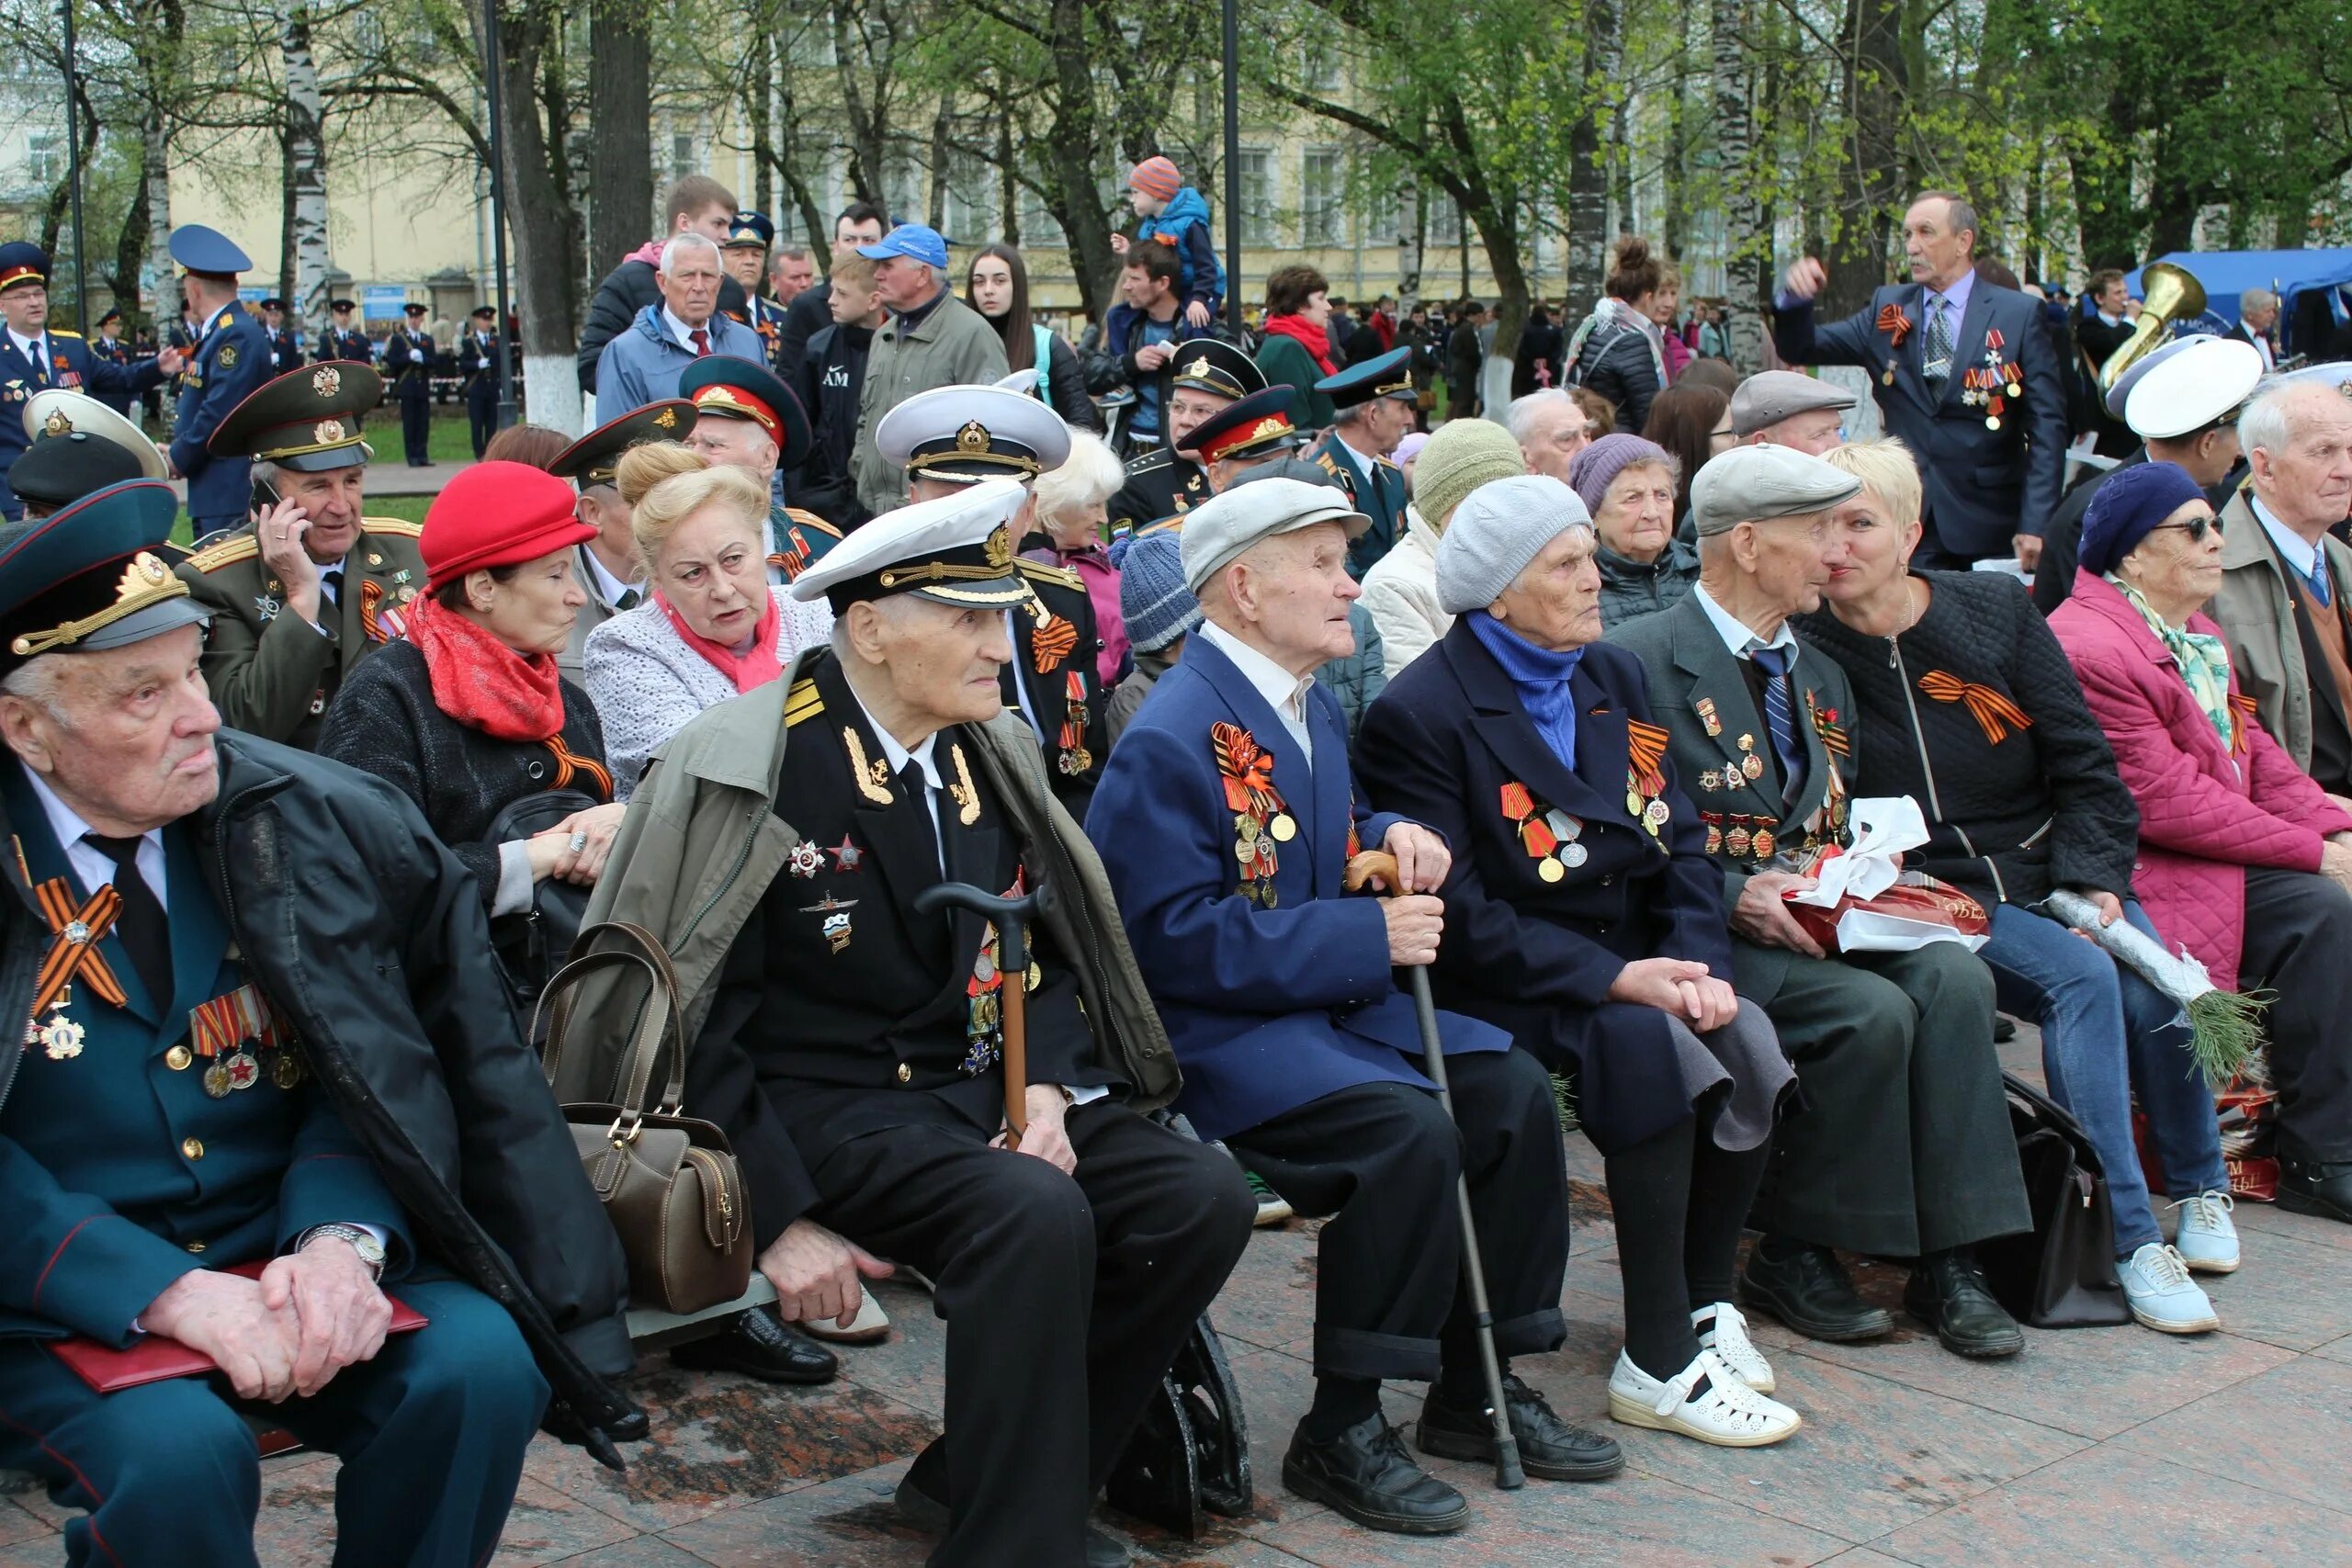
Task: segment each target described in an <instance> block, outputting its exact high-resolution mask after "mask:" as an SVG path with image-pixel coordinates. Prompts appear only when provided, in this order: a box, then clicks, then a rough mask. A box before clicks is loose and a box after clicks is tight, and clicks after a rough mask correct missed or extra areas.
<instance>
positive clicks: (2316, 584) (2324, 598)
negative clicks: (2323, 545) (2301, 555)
mask: <svg viewBox="0 0 2352 1568" xmlns="http://www.w3.org/2000/svg"><path fill="white" fill-rule="evenodd" d="M2304 581H2307V582H2309V583H2310V584H2311V589H2312V601H2313V602H2314V603H2316V604H2318V605H2319V607H2320V608H2321V609H2323V610H2324V609H2326V608H2327V607H2328V598H2329V595H2328V591H2327V557H2326V556H2324V555H2323V554H2321V553H2320V552H2318V551H2316V550H2315V551H2313V552H2312V570H2311V575H2310V576H2309V577H2308V578H2306V579H2305V580H2304Z"/></svg>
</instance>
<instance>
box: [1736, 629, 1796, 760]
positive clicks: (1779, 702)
mask: <svg viewBox="0 0 2352 1568" xmlns="http://www.w3.org/2000/svg"><path fill="white" fill-rule="evenodd" d="M1791 653H1792V649H1785V648H1757V649H1749V650H1748V654H1747V657H1748V658H1750V659H1752V660H1755V661H1756V668H1758V670H1761V671H1764V722H1765V724H1766V725H1768V726H1770V728H1771V731H1772V750H1773V753H1774V755H1776V756H1778V757H1779V758H1780V759H1781V784H1783V785H1784V786H1785V788H1786V791H1787V793H1789V794H1794V793H1795V792H1796V789H1797V786H1798V785H1799V784H1803V783H1804V773H1805V766H1804V764H1805V757H1804V747H1803V746H1802V745H1800V744H1799V743H1798V741H1797V731H1796V724H1795V722H1794V721H1793V719H1792V717H1791V716H1790V712H1789V657H1790V654H1791Z"/></svg>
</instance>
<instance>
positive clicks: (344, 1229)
mask: <svg viewBox="0 0 2352 1568" xmlns="http://www.w3.org/2000/svg"><path fill="white" fill-rule="evenodd" d="M314 1241H347V1242H349V1243H350V1244H351V1250H352V1251H354V1252H356V1253H357V1254H359V1261H360V1262H362V1263H365V1264H366V1265H368V1273H370V1274H372V1275H373V1276H375V1277H376V1278H377V1279H379V1280H380V1279H382V1278H383V1277H384V1244H383V1243H382V1242H380V1241H378V1240H377V1239H376V1238H375V1237H374V1236H372V1235H368V1233H367V1232H366V1231H364V1230H361V1229H360V1228H359V1227H358V1226H357V1225H346V1224H325V1225H312V1226H311V1228H310V1229H309V1230H306V1231H304V1232H303V1233H302V1234H301V1235H299V1236H297V1237H296V1238H295V1240H294V1250H295V1251H297V1252H300V1251H301V1250H302V1249H303V1248H305V1247H309V1246H310V1245H311V1243H312V1242H314Z"/></svg>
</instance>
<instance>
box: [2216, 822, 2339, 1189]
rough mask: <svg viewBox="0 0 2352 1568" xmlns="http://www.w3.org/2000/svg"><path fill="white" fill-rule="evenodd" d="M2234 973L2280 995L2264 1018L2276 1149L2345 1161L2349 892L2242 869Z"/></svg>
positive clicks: (2316, 879)
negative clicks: (2241, 942)
mask: <svg viewBox="0 0 2352 1568" xmlns="http://www.w3.org/2000/svg"><path fill="white" fill-rule="evenodd" d="M2238 969H2239V973H2240V978H2239V981H2238V984H2239V986H2240V987H2254V986H2257V985H2260V986H2267V987H2270V988H2271V989H2272V990H2275V991H2277V992H2278V1000H2276V1001H2274V1002H2272V1003H2271V1004H2270V1010H2269V1012H2268V1013H2267V1015H2266V1017H2265V1019H2264V1021H2263V1022H2264V1032H2265V1033H2267V1035H2268V1036H2269V1038H2270V1076H2271V1078H2272V1080H2273V1081H2274V1082H2275V1083H2276V1084H2277V1085H2278V1143H2279V1146H2280V1148H2281V1150H2282V1151H2283V1152H2284V1153H2287V1154H2290V1155H2292V1156H2295V1157H2296V1158H2298V1159H2308V1160H2323V1161H2326V1162H2329V1163H2331V1164H2332V1163H2336V1162H2339V1161H2344V1160H2352V1037H2347V1036H2346V1033H2345V1021H2346V1019H2352V894H2347V893H2346V892H2345V891H2344V889H2343V888H2342V887H2340V886H2336V884H2335V883H2333V882H2331V881H2329V880H2328V879H2327V878H2326V877H2324V876H2322V875H2320V874H2317V873H2316V872H2308V871H2274V870H2270V869H2268V868H2250V869H2248V870H2247V872H2246V874H2245V952H2244V953H2243V954H2242V955H2241V957H2240V958H2239V960H2238Z"/></svg>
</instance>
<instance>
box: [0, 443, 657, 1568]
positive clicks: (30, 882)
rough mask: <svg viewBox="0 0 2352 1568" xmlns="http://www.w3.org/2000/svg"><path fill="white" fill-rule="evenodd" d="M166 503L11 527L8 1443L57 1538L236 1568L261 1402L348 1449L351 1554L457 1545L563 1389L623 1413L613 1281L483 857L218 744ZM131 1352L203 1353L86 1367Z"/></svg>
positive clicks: (147, 484) (0, 663)
mask: <svg viewBox="0 0 2352 1568" xmlns="http://www.w3.org/2000/svg"><path fill="white" fill-rule="evenodd" d="M176 511H177V503H176V502H175V500H174V498H173V494H172V491H171V489H170V487H169V486H168V485H165V484H163V483H161V482H158V481H155V480H138V481H133V482H130V483H127V484H122V485H117V486H114V487H111V488H109V489H107V490H105V491H99V492H98V493H96V494H95V495H93V496H90V497H88V498H86V499H85V500H83V501H81V502H77V503H75V504H74V505H72V506H69V507H67V508H66V509H65V510H63V511H62V512H59V513H56V514H54V515H53V516H51V517H49V518H47V519H44V520H43V521H40V522H38V523H28V524H24V525H17V526H15V527H11V528H8V529H6V530H0V740H4V741H5V742H6V755H0V816H5V818H6V820H5V821H4V822H0V835H5V836H6V841H7V842H9V843H10V844H12V845H13V846H15V848H16V853H15V854H14V855H13V856H12V857H11V858H10V859H9V860H8V861H7V863H6V876H7V879H8V882H9V884H10V886H9V888H8V893H7V896H6V897H0V920H4V921H5V923H4V924H0V941H5V942H6V973H7V974H8V975H10V976H13V978H12V980H11V982H10V989H9V992H8V995H7V997H6V1001H5V1007H6V1011H7V1016H8V1017H10V1018H15V1019H28V1020H30V1021H31V1026H32V1027H31V1032H30V1037H29V1038H28V1040H26V1041H25V1042H24V1043H23V1048H22V1050H21V1052H20V1051H18V1050H17V1049H11V1051H10V1052H9V1054H8V1060H7V1066H6V1072H5V1073H0V1189H5V1190H6V1192H7V1194H8V1209H9V1214H8V1224H7V1225H6V1229H5V1232H0V1301H5V1302H6V1308H5V1309H4V1310H0V1408H4V1409H6V1412H7V1418H6V1420H5V1421H0V1465H5V1466H8V1467H10V1468H14V1469H22V1470H28V1471H31V1472H34V1473H35V1474H37V1475H39V1476H40V1477H41V1478H42V1479H43V1480H44V1481H46V1482H47V1483H48V1485H49V1490H50V1495H51V1498H53V1499H54V1500H55V1502H56V1503H58V1504H59V1505H60V1506H62V1507H64V1508H66V1509H69V1510H72V1512H73V1517H70V1518H69V1519H68V1521H67V1522H66V1525H65V1530H64V1534H65V1542H64V1557H65V1560H66V1561H68V1562H74V1563H81V1562H119V1563H125V1564H149V1563H156V1564H188V1565H191V1568H193V1565H196V1564H202V1565H203V1568H240V1565H243V1568H253V1564H254V1561H255V1556H254V1541H253V1529H254V1514H255V1510H256V1508H257V1506H258V1505H259V1503H260V1499H261V1476H260V1469H259V1465H258V1462H257V1460H256V1458H255V1454H254V1438H253V1434H252V1432H251V1431H250V1430H249V1429H248V1428H247V1427H246V1425H245V1423H244V1420H243V1416H244V1415H246V1414H260V1415H263V1416H266V1419H267V1421H268V1424H269V1425H270V1426H272V1427H283V1428H285V1429H287V1430H288V1431H291V1432H292V1433H294V1434H295V1435H296V1436H297V1437H299V1438H300V1439H301V1440H303V1441H304V1442H307V1443H310V1444H312V1445H314V1446H316V1447H319V1448H322V1449H325V1450H331V1451H333V1452H334V1453H336V1454H338V1455H339V1456H341V1458H342V1460H343V1461H344V1462H343V1466H342V1469H341V1470H340V1472H338V1473H337V1474H336V1475H335V1477H334V1490H335V1494H336V1498H335V1511H336V1517H337V1519H338V1521H339V1524H340V1539H339V1540H338V1542H337V1545H336V1550H335V1552H334V1561H335V1562H337V1563H341V1564H345V1565H349V1568H356V1565H359V1564H384V1565H386V1568H390V1565H393V1564H401V1565H404V1568H469V1565H470V1564H474V1563H479V1562H484V1561H486V1560H487V1559H488V1558H489V1556H490V1555H491V1553H492V1551H494V1550H495V1548H496V1546H497V1544H498V1539H499V1534H500V1530H501V1528H502V1526H503V1522H504V1520H505V1517H506V1513H507V1509H508V1507H509V1506H510V1505H511V1504H512V1502H513V1500H514V1497H515V1488H516V1486H517V1485H518V1484H519V1483H520V1480H521V1476H522V1467H523V1456H524V1450H525V1449H526V1447H527V1445H528V1444H529V1443H530V1441H531V1438H532V1436H533V1433H534V1431H535V1429H536V1428H537V1427H538V1425H539V1421H540V1416H541V1413H542V1412H543V1410H545V1409H546V1408H547V1406H548V1396H549V1393H550V1388H551V1387H552V1390H553V1392H554V1393H555V1394H556V1396H557V1397H558V1399H559V1400H560V1401H561V1403H562V1404H563V1405H564V1406H565V1407H566V1409H567V1415H568V1416H569V1417H570V1419H571V1420H572V1421H573V1422H574V1423H578V1422H585V1423H586V1424H587V1425H588V1426H589V1427H595V1428H604V1427H610V1426H614V1425H616V1424H619V1423H621V1422H623V1421H626V1420H630V1419H633V1420H635V1421H636V1422H637V1423H638V1424H639V1426H640V1427H641V1425H642V1416H639V1415H637V1413H636V1412H634V1411H633V1410H632V1409H631V1407H630V1406H629V1405H628V1403H627V1401H626V1400H625V1399H623V1398H622V1397H621V1396H620V1395H619V1394H618V1393H616V1392H615V1391H614V1390H613V1389H612V1387H611V1386H610V1384H609V1383H608V1382H607V1381H606V1380H608V1379H610V1378H612V1377H615V1376H617V1375H618V1374H620V1373H623V1372H625V1371H628V1367H629V1364H630V1356H629V1346H628V1337H627V1332H626V1329H625V1326H624V1325H623V1322H622V1307H623V1304H624V1296H625V1292H626V1289H627V1270H626V1268H625V1265H624V1263H623V1260H622V1258H621V1256H620V1251H619V1247H617V1245H616V1243H615V1241H614V1239H613V1234H612V1228H611V1224H610V1222H609V1221H607V1220H606V1219H605V1216H604V1214H603V1213H602V1210H601V1208H600V1207H599V1205H598V1204H597V1202H596V1201H595V1198H594V1194H593V1192H592V1191H591V1190H590V1189H589V1187H588V1185H587V1183H586V1182H585V1181H583V1180H582V1178H581V1169H580V1163H579V1157H578V1156H577V1154H576V1153H575V1151H574V1148H573V1145H572V1142H571V1135H570V1134H569V1133H568V1132H567V1131H566V1130H565V1128H564V1125H563V1122H562V1120H561V1119H560V1116H559V1115H558V1114H557V1111H556V1108H555V1106H554V1104H553V1102H552V1101H551V1100H549V1099H548V1094H547V1091H546V1089H545V1086H544V1083H543V1081H542V1079H541V1077H540V1073H539V1068H538V1065H537V1061H536V1059H535V1058H534V1057H533V1056H532V1055H531V1054H530V1052H529V1051H528V1050H527V1049H526V1046H525V1044H524V1042H523V1040H522V1037H521V1033H520V1031H519V1030H518V1029H517V1028H516V1026H515V1019H514V1014H513V1011H512V1010H511V1009H510V1008H509V1006H508V1005H507V1001H506V997H505V987H504V983H503V980H502V979H501V978H500V977H499V976H498V974H497V971H496V969H495V968H494V966H493V965H492V963H491V961H490V958H489V952H490V942H489V932H488V931H487V930H486V929H485V927H484V925H483V922H482V917H481V899H480V898H479V897H477V896H476V894H475V893H474V891H473V883H472V879H471V878H470V877H469V875H468V874H466V872H465V870H464V868H463V867H462V866H461V865H460V864H459V863H458V861H457V859H456V858H455V857H454V856H452V855H451V854H450V852H448V851H447V849H444V848H442V847H441V846H440V845H439V844H438V843H436V842H435V840H434V839H433V837H432V835H431V834H430V833H429V832H427V831H426V830H425V826H424V820H423V818H420V817H418V815H417V814H416V811H415V808H414V807H412V806H411V805H410V804H409V803H408V801H407V800H406V799H405V798H404V797H403V796H401V795H399V794H398V793H397V792H395V791H393V790H391V789H389V788H387V787H385V786H384V785H382V784H379V782H378V781H376V780H374V779H371V778H368V777H367V776H366V775H364V774H360V773H354V772H352V771H350V770H349V769H345V768H341V767H337V766H335V765H334V764H332V763H327V762H322V761H318V760H316V759H313V758H309V757H304V756H300V755H299V754H297V753H294V752H290V751H288V750H285V749H283V748H281V747H277V746H273V745H271V744H269V743H268V742H266V741H263V740H259V739H254V738H253V737H251V736H246V735H240V734H237V733H235V732H234V731H229V730H223V729H222V728H220V715H219V714H218V713H217V712H216V711H215V710H214V708H213V706H212V705H211V704H210V702H209V701H208V700H207V698H206V694H205V681H204V678H203V675H202V673H201V671H200V665H199V650H200V649H201V647H202V642H203V633H202V623H203V621H204V619H205V612H204V608H203V605H202V604H200V603H199V602H198V600H196V599H195V598H193V597H191V596H190V595H189V592H188V589H187V583H186V582H185V581H182V580H181V579H179V578H177V577H175V576H174V575H173V573H172V572H171V571H170V570H169V569H168V568H166V567H165V566H164V563H163V561H162V560H161V559H160V558H159V557H158V555H157V553H156V552H157V547H159V546H160V545H161V544H162V542H163V540H164V537H165V536H166V535H167V534H168V533H169V531H170V529H171V526H172V521H173V517H174V515H175V512H176ZM330 872H331V873H332V874H334V876H335V877H336V878H338V880H337V881H336V882H335V884H334V891H333V893H332V895H331V896H326V895H323V894H322V891H321V890H320V888H319V886H318V885H317V884H316V883H315V882H314V881H313V880H311V874H313V873H315V874H328V873H330ZM436 1061H443V1062H450V1063H457V1064H462V1071H460V1070H458V1067H456V1066H453V1067H452V1068H451V1070H450V1074H449V1076H448V1077H446V1078H445V1077H444V1076H443V1075H442V1074H441V1073H440V1072H438V1071H437V1070H436V1069H435V1063H436ZM387 1292H390V1293H389V1294H388V1293H387ZM396 1303H397V1304H396ZM501 1303H504V1304H503V1305H502V1304H501ZM401 1307H405V1308H407V1309H409V1314H410V1315H408V1316H407V1318H406V1322H405V1326H404V1325H403V1318H402V1315H401V1313H400V1308H401ZM420 1316H421V1319H422V1321H421V1322H419V1321H418V1318H419V1317H420ZM142 1336H155V1337H156V1338H154V1339H150V1340H147V1341H145V1346H146V1348H148V1349H149V1350H151V1351H153V1350H157V1349H161V1350H164V1351H168V1350H170V1349H171V1346H170V1344H169V1343H168V1341H171V1340H176V1341H177V1342H178V1344H179V1345H180V1346H182V1347H185V1348H186V1349H187V1350H188V1351H190V1352H193V1353H194V1354H195V1356H196V1357H198V1358H199V1359H197V1360H195V1361H193V1362H191V1363H189V1364H188V1365H189V1370H188V1371H187V1372H186V1373H185V1374H183V1375H178V1376H172V1375H165V1376H164V1377H163V1378H161V1379H160V1380H157V1381H148V1382H132V1383H130V1384H128V1385H125V1386H114V1387H112V1388H111V1391H110V1392H104V1393H101V1392H99V1391H98V1390H99V1388H100V1387H101V1386H106V1383H105V1379H106V1378H107V1376H108V1375H109V1372H108V1371H105V1370H102V1369H101V1368H100V1367H99V1366H97V1365H96V1364H94V1363H84V1365H85V1366H86V1367H87V1371H85V1372H81V1373H77V1371H75V1370H74V1366H75V1363H76V1362H77V1361H79V1360H80V1359H81V1357H82V1356H84V1355H85V1354H86V1355H90V1356H101V1355H104V1354H105V1353H107V1352H119V1351H122V1350H126V1349H130V1348H134V1347H137V1346H140V1345H141V1337H142ZM535 1359H536V1360H537V1363H538V1364H537V1366H536V1367H535V1366H534V1361H535ZM171 1364H172V1363H170V1362H169V1361H168V1360H167V1361H166V1365H167V1366H168V1365H171ZM85 1376H89V1377H92V1378H93V1379H94V1380H96V1381H95V1382H85ZM594 1440H595V1442H596V1443H597V1444H598V1445H599V1446H600V1449H601V1451H602V1452H603V1453H604V1454H605V1456H607V1457H608V1458H613V1459H614V1462H617V1459H616V1457H615V1456H614V1453H613V1450H612V1449H611V1447H610V1445H609V1443H608V1442H607V1441H606V1440H605V1438H603V1437H599V1438H595V1439H594Z"/></svg>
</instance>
